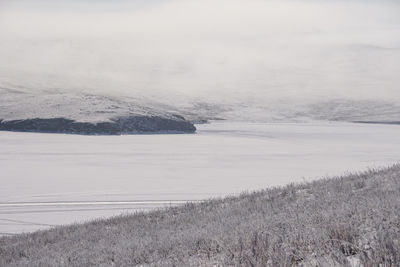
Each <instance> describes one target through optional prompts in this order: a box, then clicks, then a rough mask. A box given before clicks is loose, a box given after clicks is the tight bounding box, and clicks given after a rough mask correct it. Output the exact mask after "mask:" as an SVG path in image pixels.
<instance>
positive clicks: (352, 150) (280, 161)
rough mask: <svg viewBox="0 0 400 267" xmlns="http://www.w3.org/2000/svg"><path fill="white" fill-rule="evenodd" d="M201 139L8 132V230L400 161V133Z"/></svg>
mask: <svg viewBox="0 0 400 267" xmlns="http://www.w3.org/2000/svg"><path fill="white" fill-rule="evenodd" d="M197 128H198V132H197V134H181V135H126V136H81V135H64V134H40V133H17V132H0V170H1V171H0V177H1V178H0V182H1V187H0V233H3V234H5V233H8V234H12V233H20V232H24V231H32V230H37V229H42V228H47V227H49V226H51V225H59V224H66V223H72V222H82V221H85V220H88V219H93V218H99V217H105V216H112V215H116V214H121V213H126V212H133V211H135V210H141V209H150V208H154V207H160V206H168V205H176V204H179V203H182V202H185V201H188V200H201V199H206V198H210V197H216V196H224V195H228V194H235V193H239V192H242V191H244V190H254V189H261V188H266V187H270V186H276V185H283V184H287V183H290V182H298V181H303V180H311V179H316V178H320V177H325V176H328V175H340V174H345V173H346V172H348V171H358V170H365V169H366V168H368V167H380V166H386V165H389V164H392V163H395V162H398V160H399V159H400V126H396V125H372V124H351V123H302V124H300V123H299V124H295V123H287V124H283V123H279V124H256V123H233V122H214V123H212V124H204V125H197Z"/></svg>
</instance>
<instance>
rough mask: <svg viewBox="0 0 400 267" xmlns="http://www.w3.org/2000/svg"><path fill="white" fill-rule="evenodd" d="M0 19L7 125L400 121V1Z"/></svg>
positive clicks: (37, 10) (77, 7) (14, 7)
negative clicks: (31, 121) (135, 118)
mask: <svg viewBox="0 0 400 267" xmlns="http://www.w3.org/2000/svg"><path fill="white" fill-rule="evenodd" d="M182 10H184V12H182ZM0 12H1V13H0V15H1V16H0V35H1V36H2V39H1V42H0V58H1V59H2V60H1V61H0V88H2V90H1V91H0V103H1V105H0V109H1V110H0V119H4V120H11V119H20V118H24V117H25V115H27V114H29V117H34V118H48V117H49V116H50V117H63V118H66V119H72V120H77V121H85V122H87V121H103V120H105V119H109V118H111V117H114V116H117V117H119V116H124V117H125V116H127V114H130V113H132V114H133V115H137V114H140V116H160V117H165V118H171V114H175V113H176V114H177V115H181V116H183V117H185V119H187V120H189V121H201V120H203V119H218V118H220V119H230V120H233V119H234V120H251V121H264V122H266V121H284V120H288V121H293V120H294V121H297V120H343V121H398V120H399V119H398V117H399V116H398V115H399V110H400V108H399V104H398V103H399V100H400V90H399V86H398V85H399V83H400V76H399V73H400V64H399V62H400V27H399V25H400V16H399V13H400V4H399V2H398V1H389V0H384V1H377V0H371V1H362V0H350V1H334V0H326V1H308V0H293V1H285V0H283V1H264V0H254V1H244V0H233V1H232V0H203V1H198V0H187V1H180V0H157V1H148V0H135V1H125V0H116V1H100V0H94V1H87V0H76V1H67V0H54V1H50V0H36V1H28V0H4V1H1V3H0ZM7 90H8V91H7ZM19 91H23V92H25V94H24V95H22V94H21V95H18V92H19ZM5 93H6V95H4V94H5ZM9 94H10V95H9Z"/></svg>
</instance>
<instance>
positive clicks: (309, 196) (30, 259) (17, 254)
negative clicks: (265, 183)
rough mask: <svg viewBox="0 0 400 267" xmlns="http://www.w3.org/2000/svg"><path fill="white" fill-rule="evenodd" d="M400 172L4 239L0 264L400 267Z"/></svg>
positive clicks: (372, 173) (373, 173)
mask: <svg viewBox="0 0 400 267" xmlns="http://www.w3.org/2000/svg"><path fill="white" fill-rule="evenodd" d="M399 190H400V167H399V166H397V165H396V166H393V167H391V168H387V169H382V170H377V171H367V172H363V173H358V174H349V175H347V176H342V177H334V178H330V179H323V180H319V181H314V182H310V183H303V184H298V185H288V186H285V187H281V188H272V189H266V190H263V191H259V192H255V193H245V194H242V195H240V196H239V197H228V198H224V199H215V200H210V201H205V202H202V203H198V204H194V203H187V204H185V205H183V206H180V207H173V208H168V209H162V210H158V211H152V212H149V213H137V214H134V215H124V216H119V217H115V218H110V219H104V220H97V221H94V222H88V223H85V224H75V225H70V226H64V227H55V228H54V229H50V230H46V231H38V232H35V233H28V234H22V235H16V236H11V237H2V238H0V265H1V266H10V267H11V266H114V265H115V266H398V265H399V264H400V223H399V216H398V211H399V208H400V198H399V197H398V196H399Z"/></svg>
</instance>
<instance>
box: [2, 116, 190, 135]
mask: <svg viewBox="0 0 400 267" xmlns="http://www.w3.org/2000/svg"><path fill="white" fill-rule="evenodd" d="M0 131H17V132H42V133H68V134H87V135H120V134H140V133H194V132H195V131H196V127H195V126H194V125H193V123H191V122H189V121H187V120H185V119H184V118H183V117H181V116H178V115H175V116H174V117H172V118H165V117H159V116H127V117H117V118H112V119H110V120H109V121H103V122H80V121H75V120H72V119H66V118H32V119H21V120H1V119H0Z"/></svg>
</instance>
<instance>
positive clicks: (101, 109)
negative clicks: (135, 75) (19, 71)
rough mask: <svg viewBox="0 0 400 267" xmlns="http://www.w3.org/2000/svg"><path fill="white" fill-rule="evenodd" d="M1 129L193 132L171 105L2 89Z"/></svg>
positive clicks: (59, 131) (74, 131)
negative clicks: (169, 106)
mask: <svg viewBox="0 0 400 267" xmlns="http://www.w3.org/2000/svg"><path fill="white" fill-rule="evenodd" d="M0 97H1V99H2V101H3V102H2V105H1V106H0V130H10V131H35V132H52V133H54V132H56V133H78V134H129V133H153V132H154V133H171V132H176V133H178V132H186V133H191V132H194V131H195V130H196V128H195V127H194V126H193V124H192V123H191V122H189V121H186V120H185V119H184V118H183V117H182V116H180V115H178V114H177V113H176V112H173V111H172V110H171V109H170V108H168V106H163V105H158V106H155V105H154V104H152V103H150V102H148V101H145V100H137V99H121V98H119V99H118V98H115V97H107V96H101V95H90V94H77V93H75V94H74V93H62V92H57V91H50V92H40V93H35V94H33V93H32V92H30V91H28V92H26V91H24V90H23V89H19V90H15V89H8V88H7V89H6V88H0Z"/></svg>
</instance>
